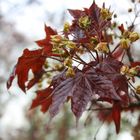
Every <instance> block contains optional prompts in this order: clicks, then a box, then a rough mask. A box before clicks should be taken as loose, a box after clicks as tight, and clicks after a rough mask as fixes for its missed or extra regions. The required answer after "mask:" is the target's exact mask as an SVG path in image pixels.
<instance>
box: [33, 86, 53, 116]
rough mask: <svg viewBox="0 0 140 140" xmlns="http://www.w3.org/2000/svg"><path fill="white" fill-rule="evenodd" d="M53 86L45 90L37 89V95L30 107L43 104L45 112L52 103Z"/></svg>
mask: <svg viewBox="0 0 140 140" xmlns="http://www.w3.org/2000/svg"><path fill="white" fill-rule="evenodd" d="M51 93H52V88H50V87H48V88H46V89H44V90H40V91H37V96H36V98H35V99H34V100H33V102H32V105H31V107H30V109H33V108H35V107H37V106H39V105H40V106H41V111H42V112H43V113H45V112H46V111H47V110H48V109H49V107H50V105H51V103H52V95H51Z"/></svg>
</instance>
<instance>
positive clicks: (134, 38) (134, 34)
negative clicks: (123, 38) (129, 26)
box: [129, 32, 140, 42]
mask: <svg viewBox="0 0 140 140" xmlns="http://www.w3.org/2000/svg"><path fill="white" fill-rule="evenodd" d="M138 39H140V35H139V34H138V33H137V32H132V33H130V35H129V40H130V41H131V42H135V41H137V40H138Z"/></svg>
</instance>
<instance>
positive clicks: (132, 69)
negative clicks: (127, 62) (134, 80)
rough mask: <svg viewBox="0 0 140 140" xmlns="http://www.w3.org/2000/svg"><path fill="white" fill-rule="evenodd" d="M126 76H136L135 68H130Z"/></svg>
mask: <svg viewBox="0 0 140 140" xmlns="http://www.w3.org/2000/svg"><path fill="white" fill-rule="evenodd" d="M128 74H130V76H136V75H137V74H138V70H137V67H132V68H130V69H129V71H128Z"/></svg>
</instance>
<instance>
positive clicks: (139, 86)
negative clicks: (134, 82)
mask: <svg viewBox="0 0 140 140" xmlns="http://www.w3.org/2000/svg"><path fill="white" fill-rule="evenodd" d="M136 93H137V94H140V85H138V86H137V87H136Z"/></svg>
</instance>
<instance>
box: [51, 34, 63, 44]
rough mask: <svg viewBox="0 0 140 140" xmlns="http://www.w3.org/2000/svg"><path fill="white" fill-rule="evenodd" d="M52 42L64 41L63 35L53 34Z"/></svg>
mask: <svg viewBox="0 0 140 140" xmlns="http://www.w3.org/2000/svg"><path fill="white" fill-rule="evenodd" d="M51 41H52V43H60V42H61V41H62V36H60V35H52V36H51Z"/></svg>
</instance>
